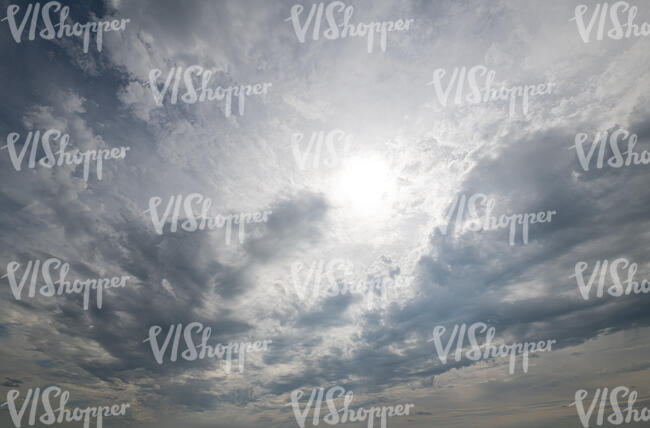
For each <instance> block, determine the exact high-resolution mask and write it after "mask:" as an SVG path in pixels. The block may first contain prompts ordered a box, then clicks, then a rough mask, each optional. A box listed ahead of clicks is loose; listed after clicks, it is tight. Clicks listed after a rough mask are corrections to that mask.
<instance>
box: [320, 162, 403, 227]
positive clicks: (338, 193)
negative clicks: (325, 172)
mask: <svg viewBox="0 0 650 428" xmlns="http://www.w3.org/2000/svg"><path fill="white" fill-rule="evenodd" d="M394 186H395V180H394V177H393V173H392V171H391V169H390V166H389V165H388V163H387V162H386V160H385V159H383V158H382V157H381V156H379V155H377V154H359V155H356V156H354V157H351V158H349V159H348V160H346V161H345V163H344V164H343V165H342V168H341V172H340V173H339V175H338V176H337V177H336V182H335V186H334V191H335V195H333V200H334V201H335V203H336V205H337V206H338V207H339V208H340V209H342V210H345V211H346V212H347V214H350V215H352V216H353V217H357V218H358V217H363V218H364V219H366V220H369V221H372V220H382V219H383V218H384V217H386V216H387V215H388V214H389V213H390V208H391V204H392V199H393V197H394V190H395V189H394Z"/></svg>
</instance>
